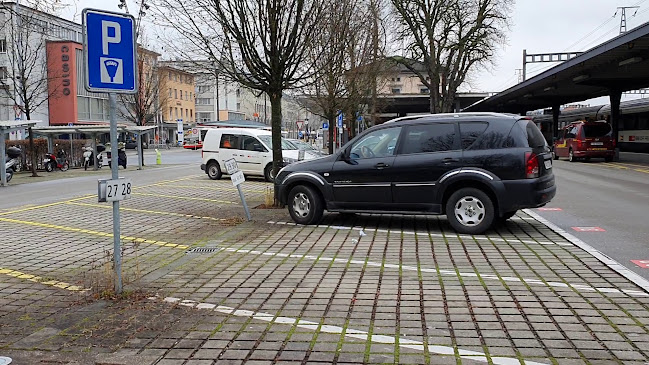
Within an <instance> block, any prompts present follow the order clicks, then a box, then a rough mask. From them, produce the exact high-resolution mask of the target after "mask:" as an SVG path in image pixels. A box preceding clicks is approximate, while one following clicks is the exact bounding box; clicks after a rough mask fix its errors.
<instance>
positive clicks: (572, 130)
mask: <svg viewBox="0 0 649 365" xmlns="http://www.w3.org/2000/svg"><path fill="white" fill-rule="evenodd" d="M577 129H578V128H577V126H576V125H575V126H571V127H568V128H567V129H566V137H565V138H576V137H577Z"/></svg>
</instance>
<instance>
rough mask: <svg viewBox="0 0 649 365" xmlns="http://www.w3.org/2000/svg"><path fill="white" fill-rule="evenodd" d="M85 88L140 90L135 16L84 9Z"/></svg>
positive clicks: (127, 92)
mask: <svg viewBox="0 0 649 365" xmlns="http://www.w3.org/2000/svg"><path fill="white" fill-rule="evenodd" d="M83 33H84V37H83V44H84V47H83V49H84V56H85V57H84V58H85V68H86V85H85V86H86V90H88V91H92V92H116V93H124V94H134V93H136V92H137V83H136V77H135V75H136V74H137V62H136V52H137V51H136V46H135V19H134V18H133V17H132V16H131V15H129V14H120V13H113V12H108V11H103V10H95V9H84V10H83Z"/></svg>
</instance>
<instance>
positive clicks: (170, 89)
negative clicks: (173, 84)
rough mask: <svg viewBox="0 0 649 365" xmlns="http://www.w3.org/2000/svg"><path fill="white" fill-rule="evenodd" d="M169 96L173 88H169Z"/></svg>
mask: <svg viewBox="0 0 649 365" xmlns="http://www.w3.org/2000/svg"><path fill="white" fill-rule="evenodd" d="M169 98H171V88H169Z"/></svg>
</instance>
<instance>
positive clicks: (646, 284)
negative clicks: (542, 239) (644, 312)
mask: <svg viewBox="0 0 649 365" xmlns="http://www.w3.org/2000/svg"><path fill="white" fill-rule="evenodd" d="M522 211H523V212H525V213H526V214H528V215H529V216H530V217H532V218H534V219H536V220H537V221H539V222H541V223H543V224H544V225H545V226H546V227H548V228H550V229H551V230H553V231H554V232H555V233H557V234H559V235H560V236H562V237H563V238H565V239H566V240H568V241H570V243H572V244H573V245H575V246H577V247H579V248H581V249H582V250H584V251H586V252H587V253H589V254H590V255H591V256H593V257H594V258H596V259H598V260H599V261H601V262H602V263H603V264H604V265H606V266H608V267H609V268H610V269H612V270H613V271H615V272H617V273H618V274H620V275H622V276H624V277H625V278H627V279H628V280H630V281H631V282H632V283H634V284H635V285H637V286H639V287H640V288H642V289H643V290H644V291H646V292H647V293H649V280H647V279H645V278H643V277H642V276H640V275H638V274H636V273H634V272H633V271H631V270H629V269H628V268H626V267H625V266H624V265H622V264H620V263H619V262H617V261H615V260H613V259H612V258H610V257H608V256H607V255H606V254H604V253H602V252H601V251H599V250H598V249H596V248H595V247H593V246H591V245H589V244H587V243H586V242H584V241H582V240H580V239H579V238H577V237H575V236H573V235H571V234H570V233H568V232H566V231H565V230H563V229H562V228H560V227H559V226H557V225H556V224H554V223H552V222H550V221H548V220H547V219H545V218H543V217H541V216H540V215H538V214H537V213H535V212H533V211H531V210H530V209H523V210H522Z"/></svg>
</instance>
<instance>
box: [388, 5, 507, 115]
mask: <svg viewBox="0 0 649 365" xmlns="http://www.w3.org/2000/svg"><path fill="white" fill-rule="evenodd" d="M391 2H392V5H393V7H394V9H395V11H396V15H397V19H398V20H399V22H400V23H401V27H402V28H401V33H400V35H401V40H402V41H403V42H404V43H405V44H406V53H407V57H396V58H395V59H396V60H397V61H399V62H400V63H402V64H403V65H404V66H406V67H407V68H408V69H409V70H410V71H412V72H413V73H415V74H416V75H417V76H418V77H419V79H420V80H421V82H422V83H423V84H424V85H425V86H426V87H427V88H428V89H429V90H430V111H431V113H439V112H450V111H452V109H453V101H454V99H455V94H456V93H457V91H458V88H459V87H460V85H462V84H463V83H464V82H465V81H466V78H467V76H468V74H469V73H470V72H471V71H472V70H474V69H475V68H476V67H478V66H481V65H482V66H484V65H487V64H489V63H490V62H491V59H492V58H493V56H494V54H495V52H496V48H497V45H499V44H501V43H503V42H504V41H505V33H504V31H503V30H504V29H507V27H508V17H507V15H508V13H509V11H510V8H511V5H512V4H513V0H391ZM418 63H420V64H423V69H422V68H420V67H416V66H417V64H418Z"/></svg>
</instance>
